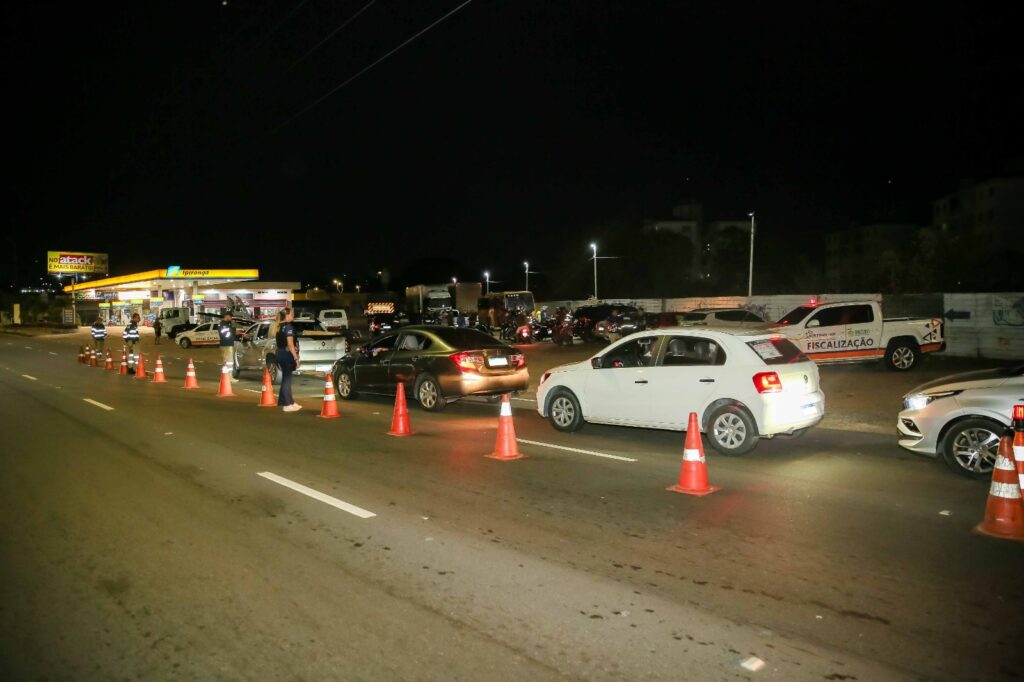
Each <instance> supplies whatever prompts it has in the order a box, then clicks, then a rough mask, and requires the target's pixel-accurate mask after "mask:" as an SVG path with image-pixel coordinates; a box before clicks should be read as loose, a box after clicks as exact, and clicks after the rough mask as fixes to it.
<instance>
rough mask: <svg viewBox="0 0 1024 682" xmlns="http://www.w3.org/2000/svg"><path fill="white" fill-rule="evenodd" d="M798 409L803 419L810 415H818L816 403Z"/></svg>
mask: <svg viewBox="0 0 1024 682" xmlns="http://www.w3.org/2000/svg"><path fill="white" fill-rule="evenodd" d="M800 409H801V410H802V411H803V413H804V416H805V417H809V416H811V415H812V414H818V405H817V404H816V403H807V404H806V405H801V406H800Z"/></svg>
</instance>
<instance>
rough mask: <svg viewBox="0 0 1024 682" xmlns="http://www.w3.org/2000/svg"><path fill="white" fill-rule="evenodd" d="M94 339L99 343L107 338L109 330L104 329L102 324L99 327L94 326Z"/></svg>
mask: <svg viewBox="0 0 1024 682" xmlns="http://www.w3.org/2000/svg"><path fill="white" fill-rule="evenodd" d="M92 338H94V339H96V340H97V341H99V340H102V339H105V338H107V328H106V327H104V326H103V325H102V324H101V325H99V326H96V325H93V326H92Z"/></svg>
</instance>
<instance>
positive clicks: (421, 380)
mask: <svg viewBox="0 0 1024 682" xmlns="http://www.w3.org/2000/svg"><path fill="white" fill-rule="evenodd" d="M332 371H333V375H334V388H335V393H336V394H337V395H338V397H340V398H342V399H343V400H351V399H353V398H355V397H356V396H357V394H358V393H359V392H362V391H365V392H369V393H373V392H378V393H386V394H390V395H393V394H394V391H395V386H396V385H397V384H398V383H399V382H401V383H402V384H403V385H404V386H405V388H406V390H407V391H410V392H411V394H412V396H413V398H414V399H415V400H417V401H418V402H419V404H420V405H421V406H422V407H423V408H424V409H427V410H431V411H439V410H442V409H444V406H445V405H447V404H448V403H450V402H453V401H455V400H458V399H459V398H463V397H465V396H470V395H484V396H496V395H500V394H502V393H511V392H513V391H522V390H524V389H525V388H526V387H527V386H528V385H529V383H530V374H529V372H528V371H527V369H526V356H524V355H523V354H522V353H521V352H520V351H518V350H516V349H515V348H513V347H512V346H509V345H506V344H504V343H502V342H500V341H498V340H497V339H494V338H493V337H491V336H488V335H486V334H482V333H481V332H478V331H477V330H475V329H466V328H462V327H441V326H435V325H414V326H410V327H403V328H402V329H401V330H399V331H396V332H391V333H388V334H385V335H384V336H382V337H380V338H379V339H376V340H374V341H373V342H371V343H369V344H367V345H365V346H363V347H361V348H359V349H358V350H356V351H354V352H351V353H348V354H347V355H345V356H344V357H343V358H341V359H340V360H338V361H337V362H336V363H335V364H334V368H333V370H332Z"/></svg>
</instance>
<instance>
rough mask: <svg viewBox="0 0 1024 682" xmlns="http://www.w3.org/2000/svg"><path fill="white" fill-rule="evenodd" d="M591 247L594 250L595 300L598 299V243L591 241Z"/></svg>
mask: <svg viewBox="0 0 1024 682" xmlns="http://www.w3.org/2000/svg"><path fill="white" fill-rule="evenodd" d="M590 248H592V249H593V250H594V300H595V301H596V300H597V244H595V243H594V242H591V243H590Z"/></svg>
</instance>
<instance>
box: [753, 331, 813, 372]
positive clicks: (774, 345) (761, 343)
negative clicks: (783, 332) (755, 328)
mask: <svg viewBox="0 0 1024 682" xmlns="http://www.w3.org/2000/svg"><path fill="white" fill-rule="evenodd" d="M747 345H748V346H750V349H751V350H752V351H754V352H755V353H757V357H759V358H761V360H762V361H764V364H766V365H790V364H793V363H794V362H803V361H804V360H808V359H809V358H808V357H807V356H806V355H804V354H803V353H802V352H800V349H799V348H797V347H796V345H794V344H793V342H792V341H790V340H789V339H784V338H782V337H781V336H776V337H773V338H770V339H759V340H757V341H748V342H747Z"/></svg>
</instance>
